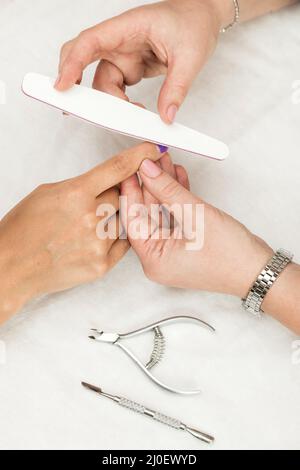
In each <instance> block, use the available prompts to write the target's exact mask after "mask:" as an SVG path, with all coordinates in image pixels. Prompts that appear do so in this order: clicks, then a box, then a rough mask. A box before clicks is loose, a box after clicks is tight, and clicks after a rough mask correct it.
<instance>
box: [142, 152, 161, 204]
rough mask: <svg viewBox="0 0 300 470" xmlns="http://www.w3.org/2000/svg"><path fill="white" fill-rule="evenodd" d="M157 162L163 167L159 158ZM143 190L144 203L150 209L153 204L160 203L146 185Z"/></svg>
mask: <svg viewBox="0 0 300 470" xmlns="http://www.w3.org/2000/svg"><path fill="white" fill-rule="evenodd" d="M156 164H157V165H158V166H159V167H160V168H161V163H160V160H158V161H157V162H156ZM142 191H143V195H144V204H145V206H146V207H147V208H148V209H149V210H150V206H151V204H159V201H158V200H157V199H156V197H154V196H153V195H152V194H151V193H149V191H148V189H147V188H146V187H145V186H143V187H142Z"/></svg>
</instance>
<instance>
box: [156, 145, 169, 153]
mask: <svg viewBox="0 0 300 470" xmlns="http://www.w3.org/2000/svg"><path fill="white" fill-rule="evenodd" d="M158 148H159V151H160V153H166V152H167V151H168V150H169V147H166V146H165V145H158Z"/></svg>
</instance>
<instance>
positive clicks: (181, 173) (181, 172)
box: [175, 165, 190, 191]
mask: <svg viewBox="0 0 300 470" xmlns="http://www.w3.org/2000/svg"><path fill="white" fill-rule="evenodd" d="M175 171H176V179H177V181H178V183H179V184H181V185H182V186H183V187H184V188H185V189H187V190H188V191H189V190H190V181H189V177H188V174H187V172H186V170H185V168H184V167H183V166H181V165H175Z"/></svg>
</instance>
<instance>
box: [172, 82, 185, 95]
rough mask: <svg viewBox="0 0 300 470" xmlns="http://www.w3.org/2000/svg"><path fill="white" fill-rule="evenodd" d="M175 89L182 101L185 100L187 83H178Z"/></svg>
mask: <svg viewBox="0 0 300 470" xmlns="http://www.w3.org/2000/svg"><path fill="white" fill-rule="evenodd" d="M173 89H174V90H175V92H176V95H177V96H179V97H180V98H181V99H183V98H185V96H186V94H187V87H186V85H185V83H183V82H176V83H175V84H174V88H173Z"/></svg>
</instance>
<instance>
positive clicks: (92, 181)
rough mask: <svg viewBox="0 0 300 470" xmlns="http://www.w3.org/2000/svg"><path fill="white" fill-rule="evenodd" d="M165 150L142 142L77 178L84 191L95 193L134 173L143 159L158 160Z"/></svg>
mask: <svg viewBox="0 0 300 470" xmlns="http://www.w3.org/2000/svg"><path fill="white" fill-rule="evenodd" d="M165 152H166V149H165V148H161V147H159V146H157V145H154V144H150V143H143V144H140V145H137V146H136V147H132V148H130V149H127V150H124V151H123V152H122V153H120V154H118V155H116V156H115V157H113V158H111V159H110V160H106V161H105V162H104V163H102V164H100V165H98V166H97V167H96V168H94V169H93V170H90V171H89V172H87V173H85V174H84V175H82V176H79V177H78V179H79V180H80V183H81V184H82V185H83V187H84V188H85V190H86V191H89V192H91V193H93V194H94V195H95V197H96V196H97V195H99V194H101V193H102V192H103V191H106V190H107V189H109V188H111V187H113V186H116V185H117V184H119V183H121V182H122V181H124V180H125V179H126V178H129V176H131V175H133V174H134V173H136V172H137V171H138V169H139V167H140V165H141V163H142V161H143V160H145V159H150V160H154V161H156V160H158V159H159V158H160V157H161V156H162V155H163V154H164V153H165Z"/></svg>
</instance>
